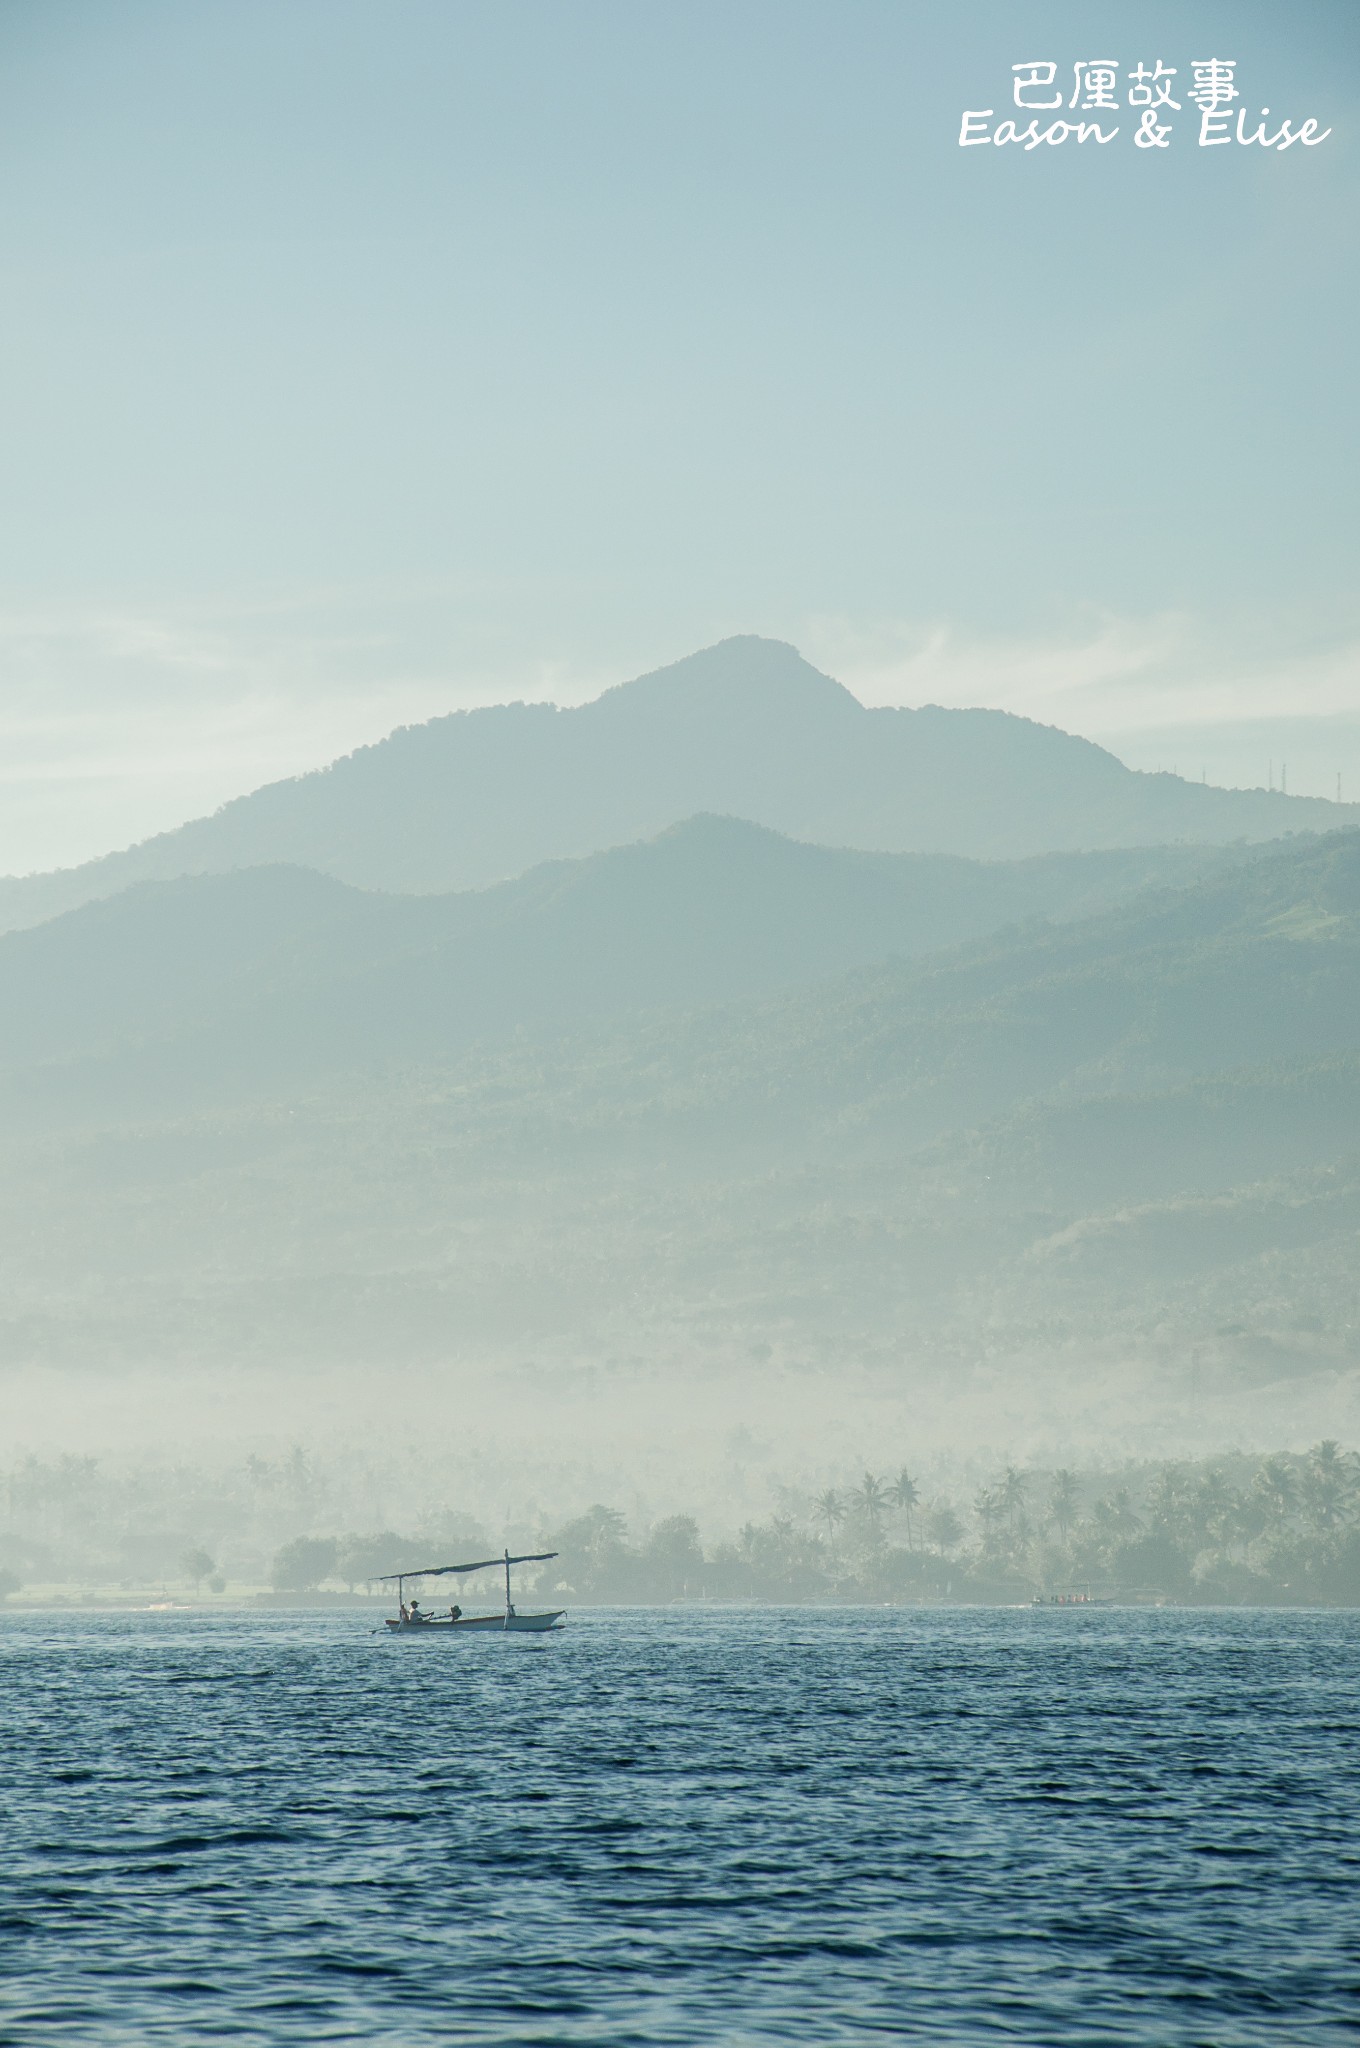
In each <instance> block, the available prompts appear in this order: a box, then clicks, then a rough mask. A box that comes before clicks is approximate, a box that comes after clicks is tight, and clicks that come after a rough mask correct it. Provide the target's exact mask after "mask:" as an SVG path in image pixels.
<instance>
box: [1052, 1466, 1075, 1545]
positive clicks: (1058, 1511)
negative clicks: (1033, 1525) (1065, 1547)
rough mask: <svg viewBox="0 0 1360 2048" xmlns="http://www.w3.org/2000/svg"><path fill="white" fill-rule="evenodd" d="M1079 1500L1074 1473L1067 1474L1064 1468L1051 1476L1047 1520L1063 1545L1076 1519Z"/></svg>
mask: <svg viewBox="0 0 1360 2048" xmlns="http://www.w3.org/2000/svg"><path fill="white" fill-rule="evenodd" d="M1079 1498H1080V1495H1079V1491H1078V1487H1077V1475H1076V1473H1075V1472H1069V1471H1068V1470H1067V1469H1066V1467H1065V1466H1064V1467H1063V1468H1062V1469H1061V1470H1060V1471H1057V1472H1055V1473H1054V1474H1053V1484H1052V1486H1051V1487H1050V1488H1049V1492H1048V1513H1049V1519H1050V1520H1051V1521H1052V1523H1053V1525H1054V1527H1055V1528H1056V1529H1057V1531H1058V1535H1059V1537H1060V1538H1061V1539H1062V1541H1063V1542H1064V1543H1066V1541H1067V1538H1068V1534H1069V1532H1070V1530H1071V1528H1072V1524H1073V1523H1074V1522H1075V1521H1076V1519H1077V1506H1078V1502H1079Z"/></svg>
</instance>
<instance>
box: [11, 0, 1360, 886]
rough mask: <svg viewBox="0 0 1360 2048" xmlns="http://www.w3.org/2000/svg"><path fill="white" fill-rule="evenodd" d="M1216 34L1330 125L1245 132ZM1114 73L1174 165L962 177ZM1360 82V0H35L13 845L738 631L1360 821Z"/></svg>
mask: <svg viewBox="0 0 1360 2048" xmlns="http://www.w3.org/2000/svg"><path fill="white" fill-rule="evenodd" d="M1215 56H1218V57H1223V58H1233V59H1236V61H1237V82H1238V84H1239V86H1240V87H1241V90H1242V104H1244V105H1245V106H1246V107H1247V109H1248V110H1249V112H1250V115H1251V117H1252V123H1253V124H1254V122H1255V119H1256V114H1257V109H1258V108H1260V107H1262V106H1268V107H1269V108H1270V109H1271V122H1270V124H1269V125H1270V127H1271V128H1272V129H1273V128H1274V126H1275V125H1276V121H1277V118H1278V117H1281V116H1290V117H1292V118H1293V120H1294V122H1295V124H1296V125H1297V124H1298V123H1299V122H1301V121H1302V120H1303V119H1304V118H1305V117H1308V116H1314V117H1316V118H1317V119H1318V120H1319V121H1320V122H1321V124H1322V125H1323V126H1324V127H1326V126H1331V127H1332V128H1333V130H1334V132H1333V134H1332V135H1331V136H1330V137H1329V138H1328V140H1327V141H1326V142H1325V143H1324V144H1323V145H1321V146H1320V147H1317V148H1312V149H1307V148H1303V147H1296V148H1293V149H1291V150H1289V151H1288V152H1287V153H1283V154H1278V153H1269V154H1268V153H1266V152H1265V151H1263V150H1261V149H1260V148H1242V147H1239V146H1237V144H1236V143H1231V144H1230V145H1229V146H1226V147H1222V148H1212V149H1200V148H1198V147H1197V146H1196V142H1195V138H1196V134H1197V130H1198V118H1199V117H1198V113H1197V111H1196V110H1195V109H1194V108H1193V107H1192V106H1190V105H1189V103H1188V102H1186V101H1185V99H1184V88H1185V87H1186V86H1187V85H1188V84H1189V83H1190V82H1191V81H1190V75H1189V67H1190V65H1191V63H1192V62H1194V61H1197V60H1202V59H1206V58H1209V57H1215ZM1102 58H1109V59H1112V60H1115V61H1116V62H1117V63H1118V64H1119V66H1120V70H1121V88H1120V89H1121V95H1122V93H1123V90H1124V86H1125V83H1126V80H1125V79H1124V78H1123V74H1125V73H1127V72H1128V71H1129V70H1130V69H1132V67H1133V66H1134V65H1135V64H1136V63H1138V62H1140V61H1141V62H1145V63H1146V64H1147V65H1149V66H1151V64H1152V63H1153V62H1154V60H1156V59H1160V60H1161V61H1162V62H1163V63H1164V64H1166V65H1172V66H1176V67H1177V75H1178V89H1177V91H1176V97H1177V98H1180V99H1181V100H1182V103H1183V111H1182V112H1180V113H1179V114H1177V115H1175V116H1172V117H1170V118H1171V120H1172V125H1173V134H1172V137H1171V147H1169V148H1167V149H1165V150H1140V149H1135V148H1134V147H1133V146H1132V131H1133V127H1134V125H1135V118H1136V117H1135V116H1134V115H1133V114H1132V113H1131V112H1130V111H1129V110H1128V108H1127V107H1125V108H1124V109H1123V110H1122V111H1121V113H1120V114H1119V116H1118V117H1117V118H1118V120H1119V124H1120V126H1121V131H1122V132H1121V134H1120V135H1119V136H1118V137H1117V138H1116V140H1115V142H1113V143H1112V144H1110V145H1109V146H1107V147H1101V146H1100V145H1099V144H1094V143H1092V144H1087V145H1085V146H1081V147H1078V146H1077V145H1076V144H1075V143H1073V142H1070V141H1069V142H1068V143H1067V144H1065V145H1063V146H1062V147H1048V146H1045V147H1043V148H1040V149H1038V150H1036V151H1033V152H1029V151H1025V150H1023V149H1021V148H1018V147H1011V148H1004V149H997V148H994V147H991V146H987V147H983V148H969V149H960V148H959V146H958V140H957V138H958V133H959V122H960V115H961V113H962V111H963V109H965V108H993V109H995V110H996V116H995V118H996V119H998V120H999V119H1001V118H1002V117H1004V116H1005V115H1010V114H1015V113H1016V110H1015V108H1014V107H1013V106H1012V104H1011V84H1012V71H1011V67H1012V65H1014V64H1016V63H1019V62H1021V61H1027V60H1031V59H1033V60H1052V61H1054V62H1056V63H1057V64H1058V66H1059V78H1060V80H1062V81H1065V83H1066V85H1067V87H1068V90H1069V91H1070V88H1071V82H1072V76H1073V73H1072V66H1073V64H1074V63H1075V62H1076V61H1078V60H1094V59H1102ZM1358 73H1360V8H1357V7H1356V5H1355V0H1291V4H1290V5H1289V6H1287V7H1286V6H1283V5H1281V4H1279V0H1230V4H1209V0H1167V4H1162V5H1158V4H1154V0H1139V4H1119V0H1100V4H1093V0H1080V4H1069V5H1057V4H1047V0H949V4H947V5H945V4H941V0H886V4H882V5H880V4H869V0H827V4H822V0H818V4H798V0H769V4H765V0H720V4H707V0H672V4H669V5H664V4H659V0H551V4H547V0H544V4H516V0H487V4H463V0H287V4H284V5H280V4H279V0H196V4H194V5H192V6H185V5H184V4H183V0H98V4H88V0H0V292H2V293H3V319H0V663H3V678H2V680H0V747H2V748H3V760H2V762H0V797H2V798H3V800H4V815H3V820H2V821H0V868H24V867H29V866H44V865H50V864H53V863H56V862H58V861H66V860H71V859H75V858H80V857H83V856H85V855H87V854H90V853H93V852H97V851H102V850H104V849H105V848H106V847H109V846H112V845H115V844H119V843H122V842H124V841H126V840H128V839H130V838H132V837H135V836H139V835H141V834H144V833H145V832H147V831H150V830H154V829H157V828H159V827H161V826H164V825H168V824H172V823H175V822H177V821H178V820H179V819H181V818H183V817H185V816H188V815H191V814H193V813H194V812H196V811H199V810H202V809H204V808H208V807H211V806H212V805H213V804H215V803H216V802H218V801H220V800H221V799H223V798H225V797H226V796H229V795H231V794H234V793H235V792H237V791H238V790H241V789H244V788H248V787H251V786H253V785H255V784H256V783H258V782H260V781H262V780H265V779H267V778H268V777H270V776H272V775H275V774H279V773H283V772H290V771H292V770H295V769H298V768H302V767H306V766H309V765H312V764H314V763H316V762H319V761H321V760H324V759H326V758H328V757H329V756H330V755H332V754H334V753H336V752H338V751H340V750H342V749H344V748H346V747H348V746H350V745H352V744H354V743H356V742H357V741H359V740H362V739H366V738H371V737H375V736H376V735H377V734H379V733H380V732H382V731H384V730H386V729H387V728H388V727H389V726H390V725H392V724H393V723H396V722H398V721H400V720H403V719H410V718H416V717H424V716H428V715H430V714H431V713H434V712H436V711H440V710H445V709H449V708H452V707H454V706H455V705H458V704H466V703H473V702H482V701H487V700H489V699H493V698H497V697H516V696H556V697H558V698H560V699H562V700H564V701H565V700H575V699H579V698H582V697H586V696H590V695H593V694H595V692H596V691H597V690H598V689H599V688H600V687H601V686H602V685H604V684H607V683H609V682H613V681H617V680H619V679H621V678H622V677H624V676H626V675H629V674H632V673H636V672H638V671H639V670H641V669H644V668H648V667H652V666H655V665H657V664H658V663H660V662H662V661H665V660H669V659H672V658H674V657H675V656H677V655H680V654H682V653H685V652H688V651H689V650H691V649H692V648H694V647H696V646H700V645H703V644H705V643H707V642H709V641H712V640H714V639H716V638H718V637H720V636H721V635H723V634H725V633H728V632H733V631H756V632H765V633H771V634H775V635H777V636H779V637H781V638H785V639H790V640H793V641H795V642H796V643H797V644H798V645H800V646H801V647H802V649H803V650H804V652H805V653H807V654H808V655H809V656H810V658H812V659H814V660H816V661H818V662H819V663H820V664H821V665H822V666H824V667H828V668H830V669H831V670H832V671H833V672H834V673H836V674H838V675H839V676H840V677H841V678H842V679H843V680H844V681H846V682H847V683H849V684H850V686H851V687H852V688H855V689H857V690H858V691H859V693H860V694H861V695H864V696H866V697H869V698H872V699H874V700H875V701H901V702H919V701H923V700H927V699H933V700H935V701H943V702H952V703H966V702H982V703H990V704H1001V705H1004V706H1007V707H1009V708H1014V709H1017V710H1022V711H1025V712H1027V713H1030V714H1032V715H1035V716H1040V717H1044V718H1047V719H1050V720H1052V721H1053V722H1055V723H1060V724H1063V725H1066V726H1068V727H1069V728H1070V729H1073V730H1078V731H1084V732H1089V733H1092V734H1094V735H1097V736H1100V737H1107V736H1111V735H1113V736H1115V738H1116V741H1117V743H1118V744H1119V746H1120V749H1121V751H1123V752H1125V753H1126V755H1127V756H1128V758H1130V759H1135V760H1137V761H1138V762H1139V765H1159V764H1160V763H1163V762H1164V763H1165V765H1168V766H1170V765H1171V764H1172V762H1173V761H1176V762H1177V765H1179V766H1180V767H1181V768H1182V770H1183V771H1184V770H1186V769H1187V768H1188V769H1191V770H1192V772H1194V773H1196V774H1197V773H1198V772H1199V768H1200V765H1201V763H1207V766H1208V769H1209V773H1210V776H1211V779H1212V778H1214V777H1218V778H1219V779H1224V780H1229V779H1232V780H1246V781H1262V780H1264V779H1265V776H1266V773H1267V759H1266V756H1267V755H1268V754H1270V755H1278V753H1279V751H1280V750H1281V748H1283V749H1284V751H1286V752H1290V751H1292V752H1293V754H1294V766H1293V767H1292V769H1291V774H1290V786H1291V787H1295V788H1300V789H1315V790H1318V791H1319V792H1325V793H1331V791H1332V787H1333V783H1334V770H1335V769H1336V768H1338V767H1344V768H1345V771H1346V773H1347V776H1348V781H1349V786H1348V789H1347V794H1349V795H1352V796H1354V795H1357V794H1360V682H1358V681H1357V673H1358V671H1357V657H1356V648H1357V644H1360V624H1358V622H1357V616H1356V611H1357V604H1356V597H1355V576H1354V562H1355V557H1356V532H1355V526H1356V516H1355V514H1356V491H1355V476H1356V448H1355V424H1356V407H1355V399H1354V360H1353V359H1354V352H1355V335H1356V243H1357V237H1356V231H1355V222H1356V219H1357V214H1358V211H1360V209H1358V207H1357V199H1358V198H1360V195H1358V194H1357V182H1358V179H1357V152H1356V146H1355V125H1356V124H1355V114H1356V109H1357V102H1358V101H1360V91H1358V90H1357V88H1358V85H1360V78H1358ZM1016 118H1017V119H1018V120H1019V121H1020V122H1021V124H1022V125H1023V123H1024V121H1025V120H1027V119H1028V118H1029V117H1028V115H1023V114H1022V115H1017V116H1016ZM1050 118H1053V117H1052V116H1047V115H1046V116H1044V119H1045V120H1047V119H1050ZM1086 118H1088V119H1089V118H1091V116H1089V115H1088V116H1087V117H1086ZM1095 118H1097V119H1099V118H1101V117H1100V116H1098V115H1097V116H1096V117H1095ZM1108 118H1109V119H1110V120H1111V121H1113V120H1114V119H1115V118H1116V117H1115V116H1110V117H1108ZM1225 721H1226V722H1228V723H1227V724H1226V725H1225ZM1140 749H1141V750H1142V751H1141V752H1140ZM1310 749H1311V750H1312V751H1311V752H1310V751H1309V750H1310ZM1151 756H1155V757H1156V758H1155V759H1153V758H1150V757H1151ZM1178 756H1179V758H1178ZM1145 757H1148V758H1145ZM1257 757H1259V759H1258V758H1257ZM1253 760H1256V762H1257V765H1256V768H1255V769H1254V770H1253V768H1252V762H1253Z"/></svg>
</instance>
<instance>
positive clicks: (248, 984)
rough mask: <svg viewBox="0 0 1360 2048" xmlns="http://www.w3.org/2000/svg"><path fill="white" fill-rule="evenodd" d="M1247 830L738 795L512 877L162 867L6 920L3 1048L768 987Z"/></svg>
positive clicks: (488, 1023)
mask: <svg viewBox="0 0 1360 2048" xmlns="http://www.w3.org/2000/svg"><path fill="white" fill-rule="evenodd" d="M1241 857H1242V855H1241V854H1240V853H1223V852H1220V851H1218V850H1216V849H1205V848H1162V849H1151V850H1146V851H1143V850H1133V851H1114V852H1108V853H1097V854H1066V855H1061V854H1060V855H1050V856H1047V857H1045V858H1043V859H1040V860H1033V861H1026V862H1019V863H1010V864H981V863H977V862H970V861H964V860H959V859H956V858H953V857H951V856H944V855H940V856H931V855H910V854H865V853H855V852H846V851H840V850H832V849H828V848H824V847H816V846H807V845H800V844H797V843H795V842H793V841H791V840H787V839H784V838H781V837H779V836H778V835H777V834H775V833H772V832H768V831H765V830H764V829H763V828H761V827H759V826H755V825H748V824H744V823H741V822H740V821H738V820H735V819H725V818H697V819H692V820H690V821H688V822H687V823H686V824H684V825H682V826H677V827H675V828H673V829H672V830H671V831H669V832H667V833H665V834H663V835H662V836H661V837H660V838H659V839H657V840H655V841H653V842H650V843H644V844H642V845H636V846H631V847H625V848H620V849H616V850H614V851H611V852H609V853H604V854H597V855H593V856H591V857H590V858H589V859H586V860H583V861H575V862H557V863H552V864H549V865H548V866H545V867H543V868H538V869H535V870H533V871H531V873H530V874H528V875H526V876H523V877H521V878H520V879H519V880H517V881H514V882H508V883H502V884H501V885H499V886H498V887H496V888H493V889H489V890H484V891H477V892H467V893H463V894H458V895H449V896H414V897H413V896H393V895H379V894H374V893H369V892H364V891H360V890H355V889H351V888H348V887H347V886H346V885H344V884H343V883H340V882H336V881H334V880H332V879H330V878H329V877H324V876H320V875H317V874H314V873H311V872H309V871H307V870H304V869H298V868H284V867H280V868H264V867H260V868H247V869H244V870H241V871H239V872H237V873H234V874H228V875H217V876H193V877H185V878H181V879H180V880H178V881H174V882H151V883H142V884H139V885H137V886H135V887H133V888H131V889H128V890H125V891H123V892H122V893H121V894H120V895H118V896H115V897H112V898H109V899H107V900H106V901H103V902H97V903H91V904H86V905H83V906H82V907H81V908H80V909H78V910H74V911H71V912H68V913H67V914H66V915H65V916H63V917H59V918H56V919H53V920H51V921H50V922H48V923H46V924H43V925H39V926H37V927H35V928H33V929H32V930H29V931H22V932H13V933H10V934H8V935H7V936H5V937H3V938H0V1068H3V1067H15V1066H18V1067H23V1066H26V1065H28V1064H31V1063H33V1062H49V1063H50V1062H53V1061H63V1060H69V1059H71V1058H73V1057H77V1056H81V1055H92V1054H101V1053H112V1052H115V1051H116V1050H117V1048H119V1047H120V1046H129V1045H131V1046H142V1045H144V1046H146V1047H147V1048H148V1051H147V1053H146V1055H145V1057H144V1058H142V1059H141V1060H140V1062H138V1063H137V1064H138V1068H139V1071H140V1072H141V1073H142V1074H143V1075H144V1077H145V1083H146V1087H147V1090H148V1099H150V1100H154V1099H155V1091H156V1089H157V1088H158V1087H162V1086H164V1085H167V1084H168V1079H169V1076H170V1074H171V1073H172V1072H173V1073H174V1074H176V1075H177V1076H181V1077H183V1076H186V1075H188V1074H190V1073H192V1072H194V1071H197V1072H198V1073H199V1074H200V1075H201V1076H202V1077H203V1078H204V1080H205V1082H207V1083H208V1084H209V1085H210V1084H211V1077H212V1075H213V1073H214V1072H224V1071H227V1070H229V1071H230V1072H231V1073H232V1074H233V1075H234V1076H235V1077H236V1080H237V1084H238V1085H245V1086H249V1085H251V1083H252V1080H254V1081H255V1082H258V1083H259V1084H260V1085H264V1086H269V1085H273V1084H274V1083H275V1082H277V1081H278V1080H279V1079H280V1078H281V1077H282V1076H284V1075H286V1074H295V1073H298V1072H303V1073H309V1074H314V1073H319V1072H325V1071H333V1070H335V1069H336V1068H337V1067H344V1066H346V1065H348V1064H351V1063H354V1062H358V1063H360V1064H363V1065H371V1064H372V1063H373V1062H375V1061H379V1062H381V1061H391V1060H392V1059H394V1058H411V1057H423V1058H426V1059H428V1058H435V1057H442V1056H446V1055H447V1054H448V1053H450V1052H451V1051H453V1050H454V1049H456V1048H457V1047H459V1046H461V1045H464V1044H467V1043H469V1042H470V1041H472V1040H474V1039H476V1038H478V1037H483V1036H491V1035H496V1034H504V1033H513V1032H515V1031H519V1030H526V1029H527V1030H533V1031H539V1032H541V1031H543V1030H544V1029H548V1028H557V1027H560V1026H562V1025H563V1024H566V1023H572V1022H580V1021H582V1020H585V1019H589V1018H600V1019H609V1018H612V1017H618V1016H621V1015H624V1014H626V1013H628V1012H630V1011H633V1010H637V1009H640V1008H647V1007H655V1006H657V1005H672V1006H674V1005H685V1006H692V1005H694V1004H695V1003H703V1002H714V1001H722V1000H728V999H731V998H734V997H741V996H749V995H755V994H762V993H765V992H767V991H770V990H774V989H777V988H781V987H785V986H795V985H797V984H800V983H805V982H811V981H817V980H822V979H825V978H826V977H827V976H830V975H835V974H837V973H841V972H843V971H845V970H847V969H849V968H852V967H856V966H862V965H866V964H868V963H870V962H872V961H876V960H881V959H884V958H886V957H888V956H890V955H901V956H912V955H918V954H922V953H926V952H930V951H933V950H938V949H939V948H940V947H942V946H948V945H951V944H956V943H959V942H960V941H963V940H967V939H973V938H978V937H981V936H983V935H984V934H986V933H988V932H993V931H996V930H997V929H999V928H1000V927H1002V926H1004V925H1008V924H1014V923H1018V922H1023V921H1026V920H1033V919H1035V918H1040V917H1045V916H1048V917H1057V918H1062V917H1069V916H1071V915H1073V914H1080V913H1081V912H1084V911H1087V912H1089V911H1090V910H1091V909H1092V908H1093V907H1095V906H1096V905H1099V904H1111V903H1117V902H1119V901H1121V900H1123V899H1124V898H1126V897H1128V896H1129V895H1131V894H1133V893H1135V892H1136V891H1137V890H1138V889H1139V888H1140V887H1141V886H1145V885H1146V884H1147V883H1149V882H1150V881H1165V880H1169V879H1177V880H1179V879H1183V878H1184V879H1189V878H1191V877H1198V876H1201V875H1203V874H1205V873H1208V872H1217V871H1218V870H1219V869H1221V868H1223V867H1224V866H1225V864H1226V865H1231V864H1232V862H1233V861H1235V860H1237V859H1240V858H1241Z"/></svg>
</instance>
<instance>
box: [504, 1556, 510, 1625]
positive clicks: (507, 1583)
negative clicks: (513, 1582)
mask: <svg viewBox="0 0 1360 2048" xmlns="http://www.w3.org/2000/svg"><path fill="white" fill-rule="evenodd" d="M505 1611H506V1613H507V1614H508V1613H509V1612H510V1553H509V1551H508V1550H507V1551H506V1553H505Z"/></svg>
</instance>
